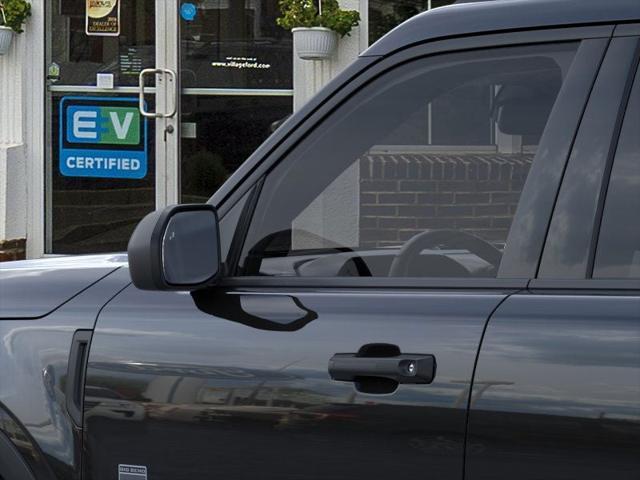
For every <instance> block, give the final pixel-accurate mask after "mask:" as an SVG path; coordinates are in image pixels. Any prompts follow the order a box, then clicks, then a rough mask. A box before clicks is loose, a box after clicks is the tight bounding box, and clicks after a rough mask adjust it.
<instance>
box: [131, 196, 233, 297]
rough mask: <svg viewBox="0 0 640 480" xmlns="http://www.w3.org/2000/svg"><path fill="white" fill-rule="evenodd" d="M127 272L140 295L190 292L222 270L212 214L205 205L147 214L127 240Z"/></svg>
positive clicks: (217, 232)
mask: <svg viewBox="0 0 640 480" xmlns="http://www.w3.org/2000/svg"><path fill="white" fill-rule="evenodd" d="M127 252H128V254H129V272H130V274H131V279H132V280H133V283H134V285H135V286H136V287H138V288H139V289H141V290H157V291H166V290H174V291H175V290H177V291H193V290H197V289H199V288H203V287H206V286H209V285H212V284H214V283H215V281H216V280H217V278H218V276H219V275H220V272H221V269H222V262H221V260H220V233H219V226H218V214H217V212H216V209H215V207H213V206H212V205H208V204H195V205H173V206H169V207H167V208H165V209H164V210H161V211H156V212H153V213H150V214H148V215H147V216H146V217H144V218H143V219H142V221H141V222H140V223H139V224H138V226H137V227H136V229H135V230H134V232H133V235H132V236H131V239H130V240H129V246H128V248H127Z"/></svg>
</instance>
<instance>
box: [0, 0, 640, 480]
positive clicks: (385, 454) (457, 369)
mask: <svg viewBox="0 0 640 480" xmlns="http://www.w3.org/2000/svg"><path fill="white" fill-rule="evenodd" d="M639 59H640V2H639V1H638V0H607V1H603V0H533V1H502V2H488V3H468V4H459V5H454V6H450V7H444V8H439V9H435V10H433V11H431V12H428V13H425V14H422V15H419V16H417V17H415V18H413V19H411V20H409V21H408V22H406V23H405V24H403V25H402V26H400V27H398V28H397V29H395V30H394V31H392V32H391V33H389V34H388V35H387V36H386V37H384V38H383V39H381V40H380V41H379V42H378V43H376V44H375V45H373V46H372V47H371V48H370V49H369V50H367V51H366V52H364V53H363V54H362V56H361V57H360V58H359V59H358V60H357V61H356V62H355V63H354V64H353V65H352V66H351V67H350V68H348V69H347V70H346V71H345V72H344V73H343V74H341V75H340V76H339V78H337V79H336V80H334V81H333V82H332V83H331V84H330V85H329V86H328V87H327V88H325V89H324V90H323V91H322V93H321V94H320V95H318V96H317V97H316V98H315V99H313V100H312V101H311V102H310V103H309V104H308V105H306V106H305V107H304V108H303V109H302V110H301V111H299V112H297V113H296V114H295V115H294V116H293V117H291V118H290V119H289V120H287V121H286V122H285V123H284V124H283V125H282V126H280V128H279V129H278V130H277V131H276V132H275V133H274V134H273V135H272V136H271V138H269V139H268V140H267V141H266V142H265V143H264V144H263V145H262V146H261V147H260V148H259V149H258V150H257V151H256V152H255V154H254V155H253V156H252V157H251V158H250V159H249V160H248V161H247V162H246V163H245V164H244V165H242V167H241V168H240V169H239V170H238V171H237V172H236V173H235V174H234V175H233V177H232V178H231V179H230V180H229V181H228V182H227V183H226V184H225V185H224V186H223V187H222V188H221V189H220V190H219V191H218V192H216V193H215V195H214V196H213V197H212V198H211V200H210V201H209V203H208V204H206V205H186V206H178V207H171V208H169V209H167V210H165V211H162V212H157V213H153V214H151V215H150V216H148V217H147V218H145V219H144V220H143V221H142V223H141V224H140V225H139V226H138V228H137V229H136V232H135V233H134V235H133V237H132V239H131V242H130V244H129V257H128V259H127V258H126V257H125V256H122V255H120V256H118V255H113V256H95V257H75V258H73V257H69V258H50V259H44V260H38V261H29V262H17V263H14V264H7V265H4V266H3V267H2V268H1V269H0V295H1V302H0V319H1V321H0V338H1V339H2V341H1V342H0V429H1V433H0V478H2V479H3V480H26V479H29V480H31V479H34V478H36V479H39V480H48V479H60V480H70V479H80V478H82V479H84V480H99V479H111V480H115V479H118V480H146V479H148V480H173V479H204V478H224V479H253V478H268V479H274V480H275V479H277V480H283V479H296V480H299V479H307V480H311V479H323V480H338V479H340V480H343V479H364V478H366V479H384V480H389V479H397V480H401V479H411V480H415V479H417V478H429V479H430V478H433V479H439V480H453V479H455V480H463V479H465V480H478V479H492V480H500V479H505V480H506V479H514V478H517V479H521V480H525V479H531V480H534V479H535V480H540V479H545V480H560V479H562V480H565V479H594V480H596V479H597V480H602V479H616V480H622V479H629V480H631V479H635V480H638V479H640V75H638V69H639ZM132 282H133V283H132Z"/></svg>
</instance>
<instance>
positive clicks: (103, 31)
mask: <svg viewBox="0 0 640 480" xmlns="http://www.w3.org/2000/svg"><path fill="white" fill-rule="evenodd" d="M86 2H87V3H86V13H85V17H86V28H85V32H86V34H87V35H97V36H103V37H117V36H118V35H120V2H119V1H118V0H86Z"/></svg>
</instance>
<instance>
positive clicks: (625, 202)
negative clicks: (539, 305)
mask: <svg viewBox="0 0 640 480" xmlns="http://www.w3.org/2000/svg"><path fill="white" fill-rule="evenodd" d="M639 212H640V73H639V74H638V77H637V80H636V85H635V87H634V91H633V92H632V94H631V99H630V100H629V105H628V107H627V113H626V116H625V119H624V124H623V126H622V132H621V134H620V141H619V143H618V150H617V152H616V157H615V160H614V164H613V169H612V171H611V178H610V180H609V189H608V193H607V199H606V202H605V206H604V213H603V217H602V225H601V227H600V240H599V241H598V248H597V251H596V260H595V264H594V270H593V277H594V278H640V213H639Z"/></svg>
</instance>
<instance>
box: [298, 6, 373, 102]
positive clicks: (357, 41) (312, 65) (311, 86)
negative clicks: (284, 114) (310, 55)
mask: <svg viewBox="0 0 640 480" xmlns="http://www.w3.org/2000/svg"><path fill="white" fill-rule="evenodd" d="M340 6H341V7H342V8H344V9H346V10H358V11H359V12H360V17H361V21H360V25H359V26H358V27H356V28H354V29H353V30H352V31H351V34H350V36H347V37H344V38H341V39H340V41H339V42H338V50H337V52H336V53H335V54H334V56H333V58H331V59H329V60H323V61H314V60H301V59H300V58H298V56H297V55H296V53H295V50H296V49H295V45H294V49H293V50H294V53H293V109H294V110H299V109H300V107H301V106H302V105H304V104H305V103H306V102H307V101H308V100H309V99H310V98H311V97H313V96H314V95H315V94H316V93H318V91H319V90H320V89H321V88H322V87H324V86H325V85H326V84H327V83H329V81H330V80H331V79H332V78H333V77H335V76H336V75H338V74H339V73H340V72H341V71H342V70H344V69H345V68H346V67H347V66H349V64H350V63H351V62H353V61H354V60H355V59H356V58H357V57H358V55H359V54H360V52H362V51H363V50H365V49H366V48H367V46H368V43H369V38H368V36H369V22H368V17H369V14H368V11H369V2H368V0H340Z"/></svg>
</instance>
